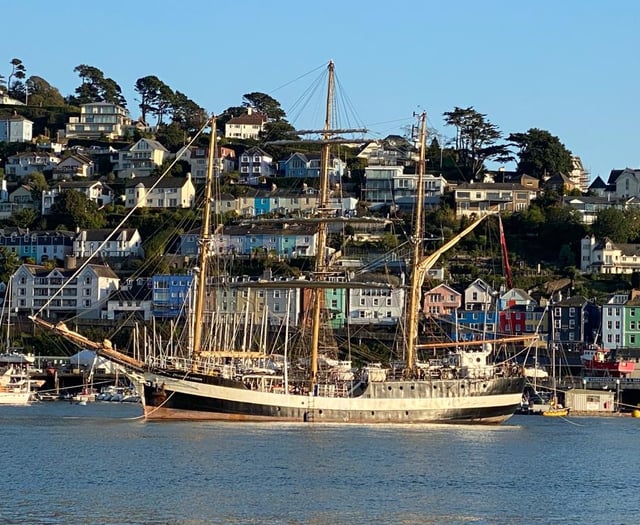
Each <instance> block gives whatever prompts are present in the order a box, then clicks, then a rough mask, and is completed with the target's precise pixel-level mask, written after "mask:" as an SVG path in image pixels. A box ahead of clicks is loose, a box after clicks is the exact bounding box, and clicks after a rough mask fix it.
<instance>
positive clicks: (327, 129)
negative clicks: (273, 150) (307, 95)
mask: <svg viewBox="0 0 640 525" xmlns="http://www.w3.org/2000/svg"><path fill="white" fill-rule="evenodd" d="M328 72H329V78H328V82H327V105H326V112H325V120H324V128H323V134H322V139H323V140H322V154H321V165H320V207H319V212H320V216H321V218H323V217H325V216H326V213H327V209H328V207H329V153H330V148H331V145H330V144H329V139H330V138H331V135H332V134H331V109H332V107H331V106H332V103H333V89H334V64H333V61H332V60H331V61H329V65H328ZM326 245H327V223H326V222H324V221H320V222H319V224H318V233H317V243H316V273H317V274H318V275H319V274H322V273H324V271H325V270H326V254H325V251H326ZM323 296H324V290H322V289H319V288H317V289H315V290H314V292H313V320H312V332H311V378H310V382H311V385H310V387H311V388H310V390H311V391H312V392H313V389H314V387H315V385H316V383H317V381H318V346H319V344H320V322H321V312H322V306H323V302H324V301H323V298H324V297H323Z"/></svg>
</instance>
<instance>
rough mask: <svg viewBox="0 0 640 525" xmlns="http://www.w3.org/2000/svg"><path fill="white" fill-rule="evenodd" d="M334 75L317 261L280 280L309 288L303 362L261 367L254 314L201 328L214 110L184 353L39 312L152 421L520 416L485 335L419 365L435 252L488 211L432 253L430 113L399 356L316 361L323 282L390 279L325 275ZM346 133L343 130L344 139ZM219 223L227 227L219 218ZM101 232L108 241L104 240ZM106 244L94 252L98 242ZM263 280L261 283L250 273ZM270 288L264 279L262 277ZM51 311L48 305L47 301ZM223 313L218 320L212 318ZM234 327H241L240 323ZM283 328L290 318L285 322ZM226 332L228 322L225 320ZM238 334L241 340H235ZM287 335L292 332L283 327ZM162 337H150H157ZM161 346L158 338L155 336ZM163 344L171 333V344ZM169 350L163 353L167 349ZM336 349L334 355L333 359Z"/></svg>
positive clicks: (515, 390)
mask: <svg viewBox="0 0 640 525" xmlns="http://www.w3.org/2000/svg"><path fill="white" fill-rule="evenodd" d="M328 73H329V77H328V78H329V82H328V92H327V107H326V115H327V116H326V119H325V127H324V128H323V129H322V130H321V131H320V132H319V133H320V135H321V136H322V140H321V143H322V154H321V158H322V167H321V170H320V197H319V206H318V209H317V210H316V215H315V217H313V218H312V219H313V221H314V224H315V226H316V228H317V236H316V238H317V248H316V250H315V253H316V260H315V269H314V272H312V274H311V275H310V276H309V277H308V278H306V279H300V280H299V281H298V282H296V283H292V282H287V283H284V284H283V287H284V288H285V289H286V288H288V287H298V288H302V289H304V290H307V291H308V293H309V296H310V297H311V300H310V301H309V303H310V306H311V307H310V310H311V314H310V316H309V321H308V323H309V328H310V332H311V341H310V343H309V345H308V349H309V351H310V352H309V353H310V356H309V358H308V360H307V361H306V363H307V365H305V366H299V365H300V363H301V361H298V362H297V363H295V365H294V363H292V360H291V359H290V358H289V357H288V356H287V353H286V352H285V354H284V358H283V360H282V363H281V366H280V367H276V368H267V367H265V366H264V363H265V362H266V359H267V358H268V356H267V355H266V353H265V351H264V347H259V348H258V349H256V350H252V349H249V342H251V341H252V339H253V338H252V337H251V336H250V335H248V333H247V332H248V325H249V320H248V317H247V316H245V317H244V324H242V323H241V324H240V326H243V327H244V328H243V330H242V331H243V335H242V336H241V337H240V338H239V339H238V338H236V339H235V340H232V341H228V340H225V338H223V337H218V336H217V335H212V334H211V333H208V332H207V331H206V328H207V327H206V323H205V322H204V320H205V319H211V320H212V323H213V324H215V322H217V321H218V320H219V319H220V318H221V316H220V315H216V312H206V311H205V296H206V294H207V293H208V292H207V290H208V288H209V287H210V284H211V277H210V276H209V274H208V273H207V269H208V268H210V267H211V264H212V257H213V255H212V254H211V253H210V248H211V244H212V229H213V228H212V225H211V224H210V221H211V216H212V208H211V203H212V201H213V200H214V197H213V190H212V188H213V185H214V184H213V183H214V179H215V177H214V174H213V167H214V164H215V163H214V159H213V152H215V151H216V142H215V141H216V132H215V129H216V126H215V122H216V121H215V117H214V118H212V119H211V122H210V127H211V145H210V148H209V150H210V157H209V163H208V166H209V170H208V173H207V184H206V189H205V196H204V200H203V219H202V228H201V233H200V246H201V249H200V255H199V259H198V264H197V269H194V271H193V274H194V279H193V281H194V288H193V290H192V291H191V292H190V294H189V300H192V303H193V307H192V308H191V305H189V308H188V316H185V319H186V322H185V326H184V331H182V334H183V335H185V336H186V338H185V340H183V342H182V343H181V344H175V345H174V344H170V345H168V347H169V348H172V349H173V348H178V349H183V350H182V354H181V355H177V354H173V353H171V352H168V351H167V349H166V348H165V347H162V348H159V349H158V351H150V352H148V353H147V354H146V355H145V356H144V357H143V358H138V357H132V356H130V355H126V354H124V353H122V352H120V351H118V350H116V349H114V348H113V347H112V345H111V343H110V342H109V341H103V342H101V343H97V342H93V341H89V340H88V339H87V338H85V337H84V336H82V335H80V334H78V333H76V332H73V331H71V330H69V329H68V328H67V326H66V325H64V324H63V323H57V324H53V323H49V322H48V321H45V320H43V319H41V318H40V317H38V316H37V315H36V316H34V317H33V320H34V322H36V323H37V324H38V325H40V326H43V327H45V328H47V329H50V330H52V331H55V332H57V333H60V334H62V335H64V336H65V337H67V338H68V339H69V340H71V341H74V342H76V343H77V344H78V345H80V346H82V347H86V348H91V349H93V350H95V351H96V352H98V353H99V354H101V355H102V356H104V357H106V358H108V359H110V360H112V361H114V362H115V363H118V364H119V365H121V366H122V367H123V368H124V370H126V374H127V375H128V377H129V379H130V380H131V381H132V382H133V384H134V386H135V388H136V390H137V391H138V392H140V393H141V394H142V404H143V410H144V415H145V417H146V418H147V419H198V420H200V419H211V420H233V421H305V422H333V423H335V422H339V423H425V422H439V423H501V422H503V421H505V420H506V419H508V418H509V417H511V415H513V413H514V411H515V409H516V407H517V406H518V405H519V404H520V401H521V397H522V391H523V388H524V384H525V378H524V377H523V375H522V373H521V370H520V369H519V368H518V367H517V366H514V365H511V364H510V363H507V362H504V361H503V362H496V358H495V354H494V352H493V349H492V348H491V347H488V346H486V345H485V344H483V342H482V341H476V342H474V345H466V344H460V343H458V344H456V343H454V344H453V345H452V346H451V349H450V350H449V352H448V353H447V354H445V355H444V357H443V358H442V359H438V360H433V362H431V361H430V364H429V367H428V368H427V369H425V368H423V367H421V366H418V363H419V360H418V355H417V354H418V352H419V351H420V350H426V349H427V346H428V345H425V344H419V333H418V326H419V323H420V319H419V315H418V312H419V307H420V297H421V290H422V285H423V282H424V279H425V275H426V273H427V271H428V270H429V269H430V268H431V267H432V266H433V265H434V264H435V262H436V261H437V260H438V257H439V256H440V255H441V254H443V253H444V252H445V251H447V250H448V249H450V248H451V247H453V246H454V245H455V244H456V243H457V242H458V241H459V240H460V239H462V238H463V237H464V236H465V235H466V234H468V233H469V232H470V231H472V230H473V229H474V228H475V227H476V226H477V225H478V224H480V222H482V221H483V220H485V218H486V216H482V217H479V218H478V219H477V220H476V221H474V222H473V223H472V224H470V225H469V226H468V227H467V228H465V229H464V230H463V231H462V232H461V233H459V234H458V235H456V236H455V237H454V238H453V239H451V240H450V241H448V242H447V243H445V244H444V245H443V246H442V247H441V248H439V249H438V250H436V251H435V252H434V253H432V254H430V255H428V256H425V254H424V239H423V237H424V236H423V233H422V228H423V225H422V221H423V219H422V214H423V202H424V166H425V146H426V115H425V114H422V115H421V117H420V129H421V132H420V141H419V143H420V147H419V152H420V159H419V161H418V178H417V194H418V196H417V199H416V208H415V211H414V218H415V223H414V232H413V235H412V237H411V243H412V270H411V274H412V277H411V287H410V291H409V292H408V294H407V295H408V301H407V307H406V317H407V318H406V322H405V327H404V331H403V334H404V339H403V341H402V357H403V359H402V364H400V365H398V366H391V365H390V366H388V367H386V366H382V365H381V364H380V365H377V364H369V365H365V366H363V367H362V368H360V369H356V370H355V371H354V369H353V368H352V366H351V361H350V360H348V359H345V360H340V359H333V358H331V359H325V360H324V364H322V359H321V352H320V346H321V344H320V343H321V339H322V335H321V334H322V333H323V332H322V331H321V330H322V329H321V325H323V324H325V321H326V319H324V317H323V315H324V314H325V313H326V310H327V308H326V306H325V304H324V301H325V292H324V290H326V289H327V288H336V287H345V288H349V287H354V288H355V287H359V288H367V289H379V290H387V289H389V287H388V286H386V285H384V284H382V285H377V284H375V283H357V282H353V281H348V279H345V280H341V281H339V284H338V281H336V280H333V281H330V280H328V279H326V276H327V275H331V273H332V271H333V269H332V268H331V266H330V261H329V260H328V259H329V258H328V257H327V236H328V230H327V224H328V223H329V222H330V221H331V220H332V219H333V218H334V217H335V213H332V212H331V210H330V208H329V206H328V160H329V148H330V147H331V145H332V144H335V143H336V142H339V139H338V138H337V136H338V135H342V134H343V133H345V132H348V131H350V130H333V129H331V125H330V124H331V108H332V104H331V101H332V98H333V82H334V80H333V63H330V64H329V67H328ZM344 141H345V142H346V141H347V140H346V139H344ZM219 227H221V225H219ZM105 242H106V241H105ZM98 251H99V250H98ZM251 286H252V287H253V288H254V289H260V286H261V284H260V283H251ZM268 286H272V284H271V283H266V284H265V285H264V287H268ZM43 309H44V307H43ZM216 317H217V318H216ZM237 326H238V325H236V328H237ZM286 326H287V327H288V324H287V325H286ZM221 331H222V332H223V333H224V334H227V335H228V334H229V332H231V331H232V330H231V329H229V328H225V329H224V330H221ZM238 340H240V342H238ZM285 340H288V337H286V336H285ZM155 342H156V340H155V338H154V343H155ZM159 344H160V345H162V342H160V343H159ZM165 346H166V343H165ZM160 350H162V351H160ZM332 359H333V361H332Z"/></svg>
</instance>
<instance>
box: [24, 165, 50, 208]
mask: <svg viewBox="0 0 640 525" xmlns="http://www.w3.org/2000/svg"><path fill="white" fill-rule="evenodd" d="M24 183H25V184H26V185H27V186H29V187H30V188H31V195H33V198H34V200H36V201H40V198H41V197H42V192H43V191H46V190H48V189H49V185H48V184H47V179H46V178H45V176H44V173H42V172H40V171H34V172H33V173H31V174H29V175H27V176H26V177H25V178H24Z"/></svg>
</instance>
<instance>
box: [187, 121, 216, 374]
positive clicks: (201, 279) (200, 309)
mask: <svg viewBox="0 0 640 525" xmlns="http://www.w3.org/2000/svg"><path fill="white" fill-rule="evenodd" d="M215 150H216V117H215V115H213V116H212V117H211V139H210V141H209V158H208V165H207V177H206V182H205V190H204V206H203V211H202V214H203V216H202V227H201V230H200V244H201V245H200V257H199V260H198V269H197V271H196V301H195V306H194V312H193V315H194V319H195V320H196V322H195V324H194V329H193V349H192V351H191V359H192V365H191V366H192V369H193V370H196V369H197V367H198V361H199V358H200V354H201V352H202V328H203V326H202V318H203V314H204V299H205V291H206V286H207V265H208V262H209V243H210V242H211V200H212V197H213V195H212V193H213V179H214V169H213V168H214V166H213V164H214V160H215Z"/></svg>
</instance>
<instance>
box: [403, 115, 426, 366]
mask: <svg viewBox="0 0 640 525" xmlns="http://www.w3.org/2000/svg"><path fill="white" fill-rule="evenodd" d="M426 121H427V114H426V113H425V112H423V113H422V114H421V115H420V156H419V159H418V182H417V184H418V187H417V194H416V204H415V208H414V214H415V223H414V228H413V237H412V242H413V268H412V269H411V288H410V290H409V304H408V306H407V309H408V312H407V314H408V315H407V324H408V327H407V347H406V350H407V370H408V372H409V374H411V373H412V372H413V369H414V367H415V361H416V344H417V342H418V341H417V340H418V307H419V304H420V291H421V289H422V279H421V278H420V273H421V272H420V270H419V265H420V261H421V260H422V257H423V254H422V249H423V248H422V236H423V225H422V220H423V219H422V216H423V212H424V164H425V150H426V143H427V127H426Z"/></svg>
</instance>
